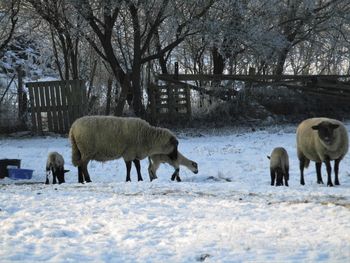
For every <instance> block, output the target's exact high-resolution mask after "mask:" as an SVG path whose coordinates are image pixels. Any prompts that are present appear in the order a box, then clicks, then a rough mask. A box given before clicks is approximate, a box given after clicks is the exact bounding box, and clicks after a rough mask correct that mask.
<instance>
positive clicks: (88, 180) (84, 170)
mask: <svg viewBox="0 0 350 263" xmlns="http://www.w3.org/2000/svg"><path fill="white" fill-rule="evenodd" d="M87 165H88V162H84V163H83V164H82V166H81V169H82V171H83V174H84V178H85V182H87V183H91V179H90V174H89V171H88V169H87Z"/></svg>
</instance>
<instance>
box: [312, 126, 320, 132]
mask: <svg viewBox="0 0 350 263" xmlns="http://www.w3.org/2000/svg"><path fill="white" fill-rule="evenodd" d="M311 128H312V129H313V130H316V131H317V130H319V128H320V126H319V125H314V126H312V127H311Z"/></svg>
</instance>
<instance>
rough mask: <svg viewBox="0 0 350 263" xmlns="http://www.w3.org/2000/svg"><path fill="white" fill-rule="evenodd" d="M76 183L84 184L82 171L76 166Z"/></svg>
mask: <svg viewBox="0 0 350 263" xmlns="http://www.w3.org/2000/svg"><path fill="white" fill-rule="evenodd" d="M78 182H79V183H81V184H83V183H84V175H83V169H82V168H81V166H78Z"/></svg>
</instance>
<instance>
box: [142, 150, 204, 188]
mask: <svg viewBox="0 0 350 263" xmlns="http://www.w3.org/2000/svg"><path fill="white" fill-rule="evenodd" d="M148 160H149V166H148V175H149V179H150V181H152V180H154V179H156V178H157V170H158V168H159V165H160V164H161V163H168V164H170V165H171V166H172V167H174V169H175V172H174V173H173V174H172V176H171V180H172V181H174V180H175V179H176V181H178V182H181V178H180V175H179V172H180V165H183V166H185V167H187V168H188V169H189V170H190V171H192V172H193V173H194V174H197V173H198V164H197V163H196V162H194V161H192V160H189V159H187V158H186V157H185V156H183V155H182V154H181V153H180V152H179V151H178V152H177V158H176V159H175V160H172V159H171V158H170V157H169V156H168V155H166V154H155V155H152V156H150V157H148Z"/></svg>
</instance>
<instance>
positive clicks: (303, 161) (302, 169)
mask: <svg viewBox="0 0 350 263" xmlns="http://www.w3.org/2000/svg"><path fill="white" fill-rule="evenodd" d="M304 166H305V159H304V158H301V159H299V169H300V184H301V185H305V181H304Z"/></svg>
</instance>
